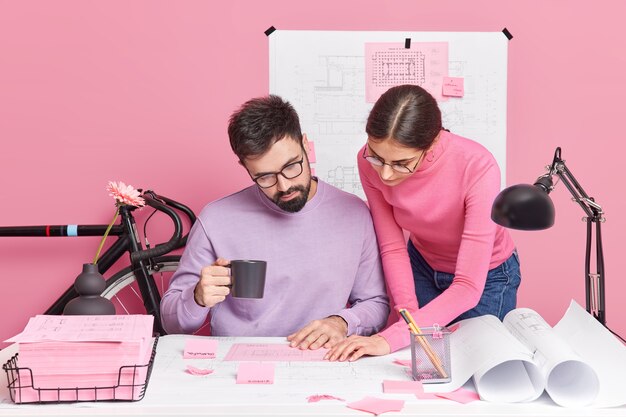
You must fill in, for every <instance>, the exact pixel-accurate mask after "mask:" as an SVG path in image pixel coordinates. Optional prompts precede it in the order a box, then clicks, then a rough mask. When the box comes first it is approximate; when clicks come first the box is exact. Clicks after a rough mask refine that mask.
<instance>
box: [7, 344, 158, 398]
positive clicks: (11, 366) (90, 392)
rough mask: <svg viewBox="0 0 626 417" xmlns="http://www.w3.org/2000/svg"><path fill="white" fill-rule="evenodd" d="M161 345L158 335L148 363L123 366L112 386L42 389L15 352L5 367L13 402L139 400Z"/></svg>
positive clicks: (30, 370) (144, 390) (142, 395)
mask: <svg viewBox="0 0 626 417" xmlns="http://www.w3.org/2000/svg"><path fill="white" fill-rule="evenodd" d="M158 342H159V337H158V335H157V336H156V337H155V339H154V343H153V345H152V352H151V354H150V360H149V361H148V363H147V364H145V365H128V366H122V367H120V369H119V372H118V375H117V383H115V384H111V385H110V386H95V387H82V386H81V387H55V388H42V387H41V385H37V384H36V380H35V378H36V375H33V371H32V369H30V368H26V367H19V366H18V355H19V353H16V354H15V355H13V356H12V357H11V359H9V360H8V361H7V362H6V363H5V364H3V365H2V369H4V371H5V372H6V375H7V381H8V385H7V387H8V388H9V395H10V396H11V401H13V402H14V403H16V404H24V403H42V404H43V403H65V402H84V401H92V402H93V401H139V400H141V399H142V398H143V397H144V395H145V393H146V389H147V387H148V382H149V381H150V374H151V373H152V365H153V364H154V357H155V356H156V348H157V344H158Z"/></svg>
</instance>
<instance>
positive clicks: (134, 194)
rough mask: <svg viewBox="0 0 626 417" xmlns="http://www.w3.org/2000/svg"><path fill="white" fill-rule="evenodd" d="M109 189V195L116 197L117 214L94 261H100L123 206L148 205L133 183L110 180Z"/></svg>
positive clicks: (95, 262) (103, 238) (105, 233)
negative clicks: (127, 183) (105, 242)
mask: <svg viewBox="0 0 626 417" xmlns="http://www.w3.org/2000/svg"><path fill="white" fill-rule="evenodd" d="M107 191H108V192H109V195H110V196H111V197H113V198H114V199H115V216H113V220H112V221H111V223H110V224H109V227H107V230H106V231H105V232H104V235H103V236H102V240H101V241H100V246H98V251H97V252H96V257H95V258H94V259H93V263H94V264H97V263H98V258H99V257H100V252H102V247H103V246H104V241H105V240H106V239H107V236H108V235H109V232H110V231H111V228H112V227H113V225H114V224H115V220H117V216H119V214H120V207H121V206H134V207H143V206H145V205H146V201H145V200H144V199H143V198H142V197H141V193H140V192H139V191H137V190H135V188H134V187H133V186H132V185H126V184H124V183H123V182H122V181H117V182H115V181H109V184H108V185H107Z"/></svg>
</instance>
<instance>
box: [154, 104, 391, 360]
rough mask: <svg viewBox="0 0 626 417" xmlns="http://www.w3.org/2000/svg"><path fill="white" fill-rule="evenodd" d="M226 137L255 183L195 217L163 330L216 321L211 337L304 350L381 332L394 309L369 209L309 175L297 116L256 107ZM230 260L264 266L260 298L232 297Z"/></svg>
mask: <svg viewBox="0 0 626 417" xmlns="http://www.w3.org/2000/svg"><path fill="white" fill-rule="evenodd" d="M228 135H229V137H230V144H231V147H232V149H233V152H234V153H235V154H236V155H237V157H238V158H239V163H240V164H241V165H242V166H243V168H245V169H246V171H247V172H248V174H249V175H250V177H251V178H252V180H253V181H254V183H255V184H254V185H252V186H251V187H248V188H246V189H243V190H241V191H239V192H237V193H235V194H232V195H230V196H228V197H225V198H223V199H221V200H218V201H214V202H212V203H209V204H208V205H207V206H206V207H205V208H204V209H203V210H202V212H201V213H200V215H199V216H198V220H197V222H196V224H195V225H194V226H193V228H192V229H191V232H190V234H189V239H188V241H187V247H186V249H185V252H184V253H183V256H182V259H181V262H180V266H179V268H178V270H177V271H176V273H175V274H174V276H173V277H172V280H171V282H170V286H169V288H168V290H167V291H166V293H165V294H164V296H163V300H162V302H161V314H162V320H163V326H164V328H165V330H166V331H167V332H168V333H192V332H193V331H195V330H197V329H198V328H200V326H202V324H203V323H204V322H205V320H206V318H207V315H208V314H209V312H210V313H211V322H210V323H211V334H212V335H215V336H287V339H288V340H289V341H290V342H291V343H290V344H291V346H293V347H299V348H301V349H307V348H308V349H317V348H320V347H326V348H330V347H332V346H334V345H335V344H336V343H338V342H340V341H342V340H344V339H345V338H346V337H347V336H350V335H353V334H356V335H370V334H373V333H375V332H377V331H378V330H380V329H381V328H382V327H383V325H384V324H385V323H386V320H387V316H388V313H389V301H388V298H387V295H386V293H385V286H384V280H383V275H382V267H381V263H380V257H379V253H378V248H377V244H376V236H375V234H374V228H373V225H372V220H371V217H370V213H369V210H368V209H367V206H366V205H365V203H363V201H361V200H360V199H359V198H357V197H355V196H353V195H350V194H348V193H345V192H343V191H341V190H339V189H336V188H334V187H332V186H330V185H329V184H326V183H324V182H322V181H319V180H318V179H317V178H315V177H312V176H311V169H310V166H309V159H308V155H307V152H308V149H309V148H308V142H307V138H306V136H305V135H303V134H302V133H301V131H300V122H299V118H298V115H297V113H296V112H295V110H294V109H293V107H292V106H291V105H290V104H289V103H287V102H285V101H283V100H282V99H281V98H280V97H277V96H268V97H262V98H256V99H252V100H250V101H248V102H247V103H245V104H244V105H243V106H242V107H241V108H240V109H239V110H238V111H237V112H235V113H234V114H233V115H232V116H231V118H230V123H229V126H228ZM230 259H261V260H265V261H267V276H266V283H265V296H264V297H263V298H262V299H243V298H233V297H229V296H228V295H229V293H230V289H229V287H228V285H230V283H231V281H230V276H229V268H228V267H227V266H228V263H229V260H230Z"/></svg>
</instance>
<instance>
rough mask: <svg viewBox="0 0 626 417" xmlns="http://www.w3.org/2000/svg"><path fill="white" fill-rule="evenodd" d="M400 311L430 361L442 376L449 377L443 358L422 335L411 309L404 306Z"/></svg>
mask: <svg viewBox="0 0 626 417" xmlns="http://www.w3.org/2000/svg"><path fill="white" fill-rule="evenodd" d="M398 313H400V315H401V316H402V318H403V319H404V321H405V322H406V323H407V324H408V326H409V329H411V332H412V333H413V334H415V335H416V336H417V342H418V343H419V344H420V345H421V346H422V349H424V352H426V355H427V356H428V359H430V362H431V363H432V364H433V366H434V367H435V369H437V372H439V373H440V374H441V376H442V378H447V377H448V374H447V372H446V370H445V369H443V365H442V364H441V359H439V356H437V353H435V352H434V351H433V348H432V346H430V344H429V343H428V340H426V338H425V337H424V336H422V335H423V333H422V331H421V329H420V328H419V326H418V325H417V323H415V320H413V317H412V316H411V313H409V311H408V310H406V309H404V308H401V309H400V310H398Z"/></svg>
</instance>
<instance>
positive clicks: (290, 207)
mask: <svg viewBox="0 0 626 417" xmlns="http://www.w3.org/2000/svg"><path fill="white" fill-rule="evenodd" d="M296 191H300V195H299V196H297V197H295V198H292V199H291V200H288V201H283V200H281V199H280V198H281V197H283V196H286V195H288V194H291V193H293V192H296ZM310 191H311V180H309V183H308V184H307V186H306V187H305V186H303V185H295V186H293V187H289V189H288V190H287V191H278V192H277V193H276V194H274V196H273V197H272V201H273V202H274V203H275V204H276V205H277V206H278V207H280V208H281V209H282V210H285V211H287V212H289V213H296V212H298V211H300V210H302V209H303V208H304V206H305V204H306V202H307V200H308V199H309V192H310Z"/></svg>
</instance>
